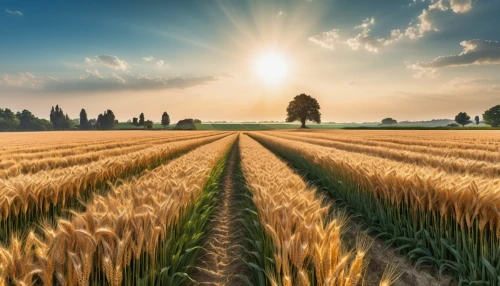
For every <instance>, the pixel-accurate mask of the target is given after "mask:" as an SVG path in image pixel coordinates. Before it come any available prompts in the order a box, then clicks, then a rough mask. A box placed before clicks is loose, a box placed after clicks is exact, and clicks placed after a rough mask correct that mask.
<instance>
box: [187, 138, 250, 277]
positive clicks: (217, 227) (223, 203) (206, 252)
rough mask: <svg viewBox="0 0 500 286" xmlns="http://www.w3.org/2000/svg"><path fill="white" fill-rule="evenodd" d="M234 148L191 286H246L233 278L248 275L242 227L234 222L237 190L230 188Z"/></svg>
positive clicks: (232, 185) (236, 217) (235, 220)
mask: <svg viewBox="0 0 500 286" xmlns="http://www.w3.org/2000/svg"><path fill="white" fill-rule="evenodd" d="M237 148H238V144H235V146H234V147H233V150H232V151H231V157H230V159H229V160H228V162H227V166H226V170H225V174H224V177H223V179H222V181H221V191H220V192H219V194H218V205H217V208H216V210H215V211H214V213H213V216H212V218H211V220H210V223H209V225H208V226H207V227H208V229H209V230H210V232H209V234H208V235H207V237H206V238H205V240H204V246H203V247H204V249H203V250H202V251H201V252H200V256H199V257H198V260H197V261H196V264H195V265H196V267H195V270H194V271H193V274H192V275H191V278H192V279H193V280H195V281H197V283H194V284H193V285H235V286H239V285H242V286H243V285H246V284H245V283H243V281H242V280H240V279H239V278H238V277H236V276H235V275H236V274H240V275H246V276H247V277H249V276H250V274H249V270H248V267H247V266H246V265H245V263H244V261H243V259H244V257H245V254H244V252H243V249H242V245H245V242H244V240H245V239H244V237H243V234H242V230H243V226H242V225H241V223H240V222H239V220H238V219H239V215H238V214H239V211H238V210H237V209H236V208H235V206H234V202H237V200H238V196H237V192H238V189H237V188H235V186H234V173H235V168H236V167H237V165H236V159H237V157H236V156H238V149H237Z"/></svg>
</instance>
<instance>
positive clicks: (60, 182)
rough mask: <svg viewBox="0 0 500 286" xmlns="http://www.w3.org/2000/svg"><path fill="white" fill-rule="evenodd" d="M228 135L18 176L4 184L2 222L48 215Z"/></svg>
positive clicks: (1, 182) (0, 207) (0, 203)
mask: <svg viewBox="0 0 500 286" xmlns="http://www.w3.org/2000/svg"><path fill="white" fill-rule="evenodd" d="M227 134H228V133H225V134H221V135H215V136H210V137H202V138H198V139H190V140H184V141H179V142H169V143H167V144H163V145H158V146H155V147H151V148H148V149H145V150H142V151H138V152H134V153H132V154H125V155H121V156H117V157H114V158H108V159H105V160H101V161H97V162H93V163H90V164H86V165H81V166H73V167H68V168H64V169H55V170H49V171H41V172H38V173H36V174H34V175H22V174H21V175H18V176H16V177H13V178H11V179H7V180H0V194H1V199H0V220H5V219H7V218H8V217H9V216H15V217H17V216H19V215H20V214H23V215H25V214H26V213H27V212H28V211H34V210H36V211H38V212H41V213H43V212H48V211H49V210H50V208H51V206H56V205H58V206H61V207H62V208H64V206H65V203H66V202H67V201H68V200H69V199H71V198H78V197H79V196H81V195H82V194H83V193H84V192H88V190H89V189H96V188H99V187H101V186H105V185H106V184H107V182H108V181H113V180H116V179H118V178H120V177H123V176H124V175H126V174H133V173H134V172H135V171H136V170H143V169H145V168H147V167H149V166H150V165H151V164H152V163H154V162H159V161H161V160H163V159H165V158H169V157H171V156H172V155H174V154H177V153H180V152H185V151H188V150H190V149H193V148H195V147H197V146H201V145H203V144H206V143H209V142H212V141H215V140H217V139H220V138H222V137H224V136H227Z"/></svg>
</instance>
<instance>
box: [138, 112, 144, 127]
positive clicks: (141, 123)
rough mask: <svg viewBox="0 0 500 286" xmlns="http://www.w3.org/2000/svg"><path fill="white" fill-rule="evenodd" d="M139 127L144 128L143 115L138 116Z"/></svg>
mask: <svg viewBox="0 0 500 286" xmlns="http://www.w3.org/2000/svg"><path fill="white" fill-rule="evenodd" d="M139 126H144V113H141V115H139Z"/></svg>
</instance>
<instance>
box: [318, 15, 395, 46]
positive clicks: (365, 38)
mask: <svg viewBox="0 0 500 286" xmlns="http://www.w3.org/2000/svg"><path fill="white" fill-rule="evenodd" d="M374 24H375V18H373V17H372V18H367V19H365V20H363V23H362V24H361V25H359V26H355V27H354V29H355V30H356V29H361V28H362V29H363V31H361V32H360V33H358V34H357V35H356V36H354V37H352V38H348V39H347V40H345V41H344V40H341V39H340V36H339V30H338V29H333V30H331V31H328V32H324V33H321V34H318V35H316V36H313V37H310V38H309V40H310V41H312V42H314V43H316V44H318V45H320V46H322V47H324V48H327V49H331V50H333V49H334V47H335V44H336V43H342V44H347V45H348V46H349V47H350V48H351V49H353V50H358V49H359V48H364V49H365V50H367V51H369V52H373V53H377V52H378V49H379V48H380V47H382V46H388V45H390V44H393V43H395V42H397V41H399V40H401V39H402V38H403V34H402V33H401V30H399V29H396V30H392V31H391V37H390V38H389V39H385V38H381V37H376V36H373V35H371V29H370V27H371V26H373V25H374Z"/></svg>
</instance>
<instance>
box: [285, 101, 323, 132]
mask: <svg viewBox="0 0 500 286" xmlns="http://www.w3.org/2000/svg"><path fill="white" fill-rule="evenodd" d="M319 110H320V107H319V103H318V101H317V100H316V99H315V98H313V97H311V96H310V95H307V94H305V93H302V94H300V95H297V96H295V97H294V98H293V100H292V101H290V103H289V104H288V107H287V109H286V112H287V118H286V122H294V121H300V123H302V126H301V128H306V121H307V120H309V121H313V122H316V123H321V113H320V112H319Z"/></svg>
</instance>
